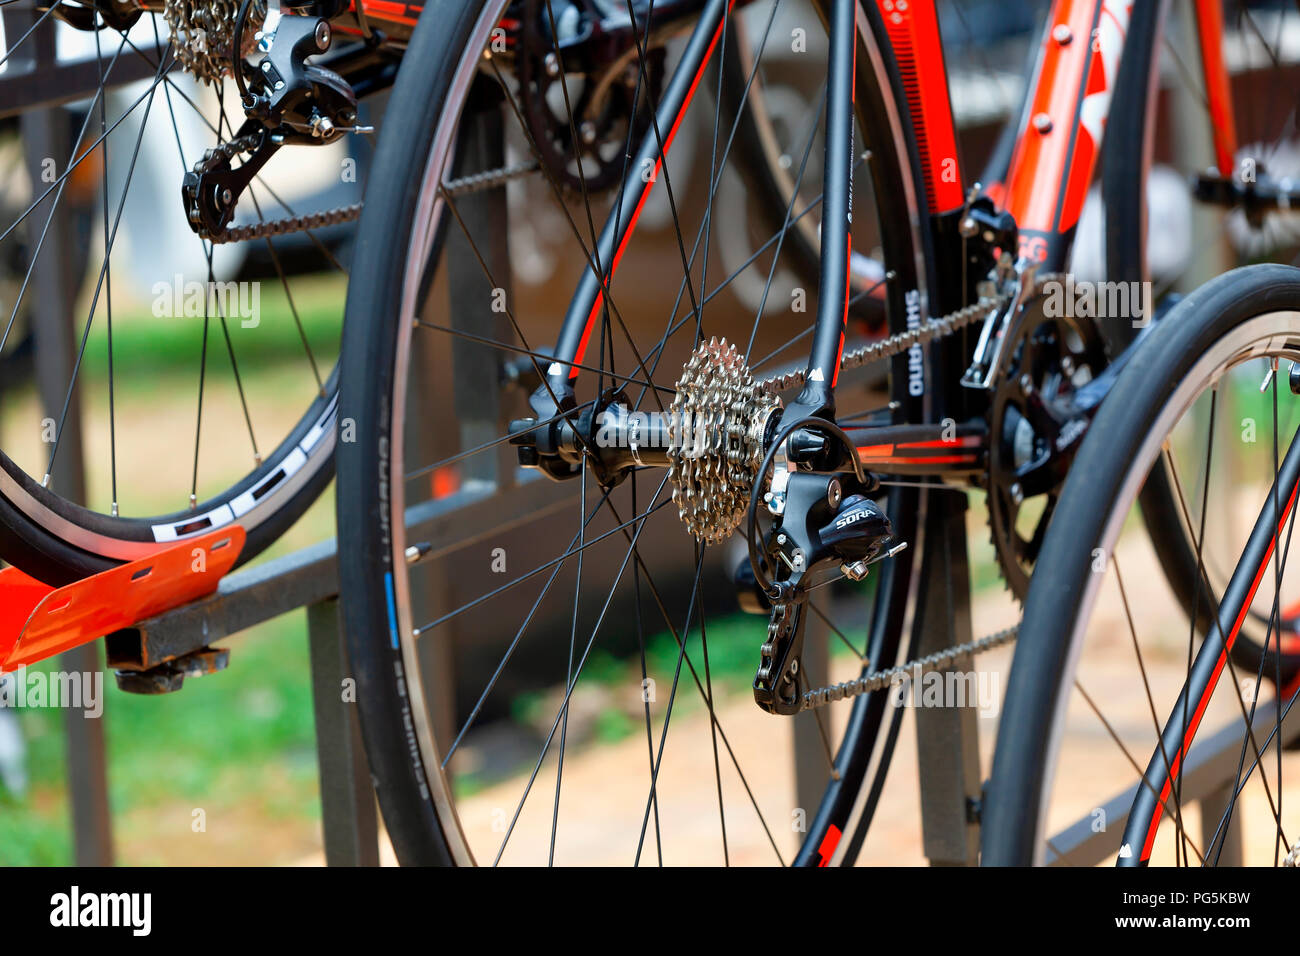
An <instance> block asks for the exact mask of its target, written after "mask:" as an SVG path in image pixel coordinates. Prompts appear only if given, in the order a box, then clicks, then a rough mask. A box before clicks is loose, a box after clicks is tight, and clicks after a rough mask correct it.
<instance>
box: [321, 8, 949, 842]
mask: <svg viewBox="0 0 1300 956" xmlns="http://www.w3.org/2000/svg"><path fill="white" fill-rule="evenodd" d="M487 5H488V4H487V3H486V2H484V0H479V2H475V3H464V4H432V5H430V6H428V7H426V8H425V10H424V12H423V13H422V14H421V18H420V22H419V24H418V26H417V27H416V30H415V33H414V35H413V37H412V42H411V47H410V49H409V51H408V54H407V58H406V63H405V66H404V67H403V69H402V71H401V74H400V75H399V77H398V81H397V85H396V87H395V89H394V92H393V97H392V100H391V102H390V107H389V109H390V113H389V115H390V116H391V117H396V118H398V119H397V121H395V122H393V123H391V124H390V127H391V128H390V129H389V130H386V131H385V134H384V136H383V138H382V139H381V142H380V147H379V152H378V158H377V164H376V167H375V171H374V174H373V177H372V179H371V183H372V186H371V189H370V191H369V194H368V195H367V198H366V212H365V215H364V216H363V218H362V224H361V233H360V237H359V239H358V243H357V251H356V265H355V267H354V270H353V276H354V280H353V282H352V285H351V287H350V289H349V295H348V309H347V315H348V318H347V321H346V323H345V327H344V337H343V349H342V355H343V358H342V360H341V369H342V392H341V394H342V410H341V411H340V421H347V420H349V419H351V420H352V421H353V422H354V423H355V429H356V436H357V441H356V442H355V443H341V444H340V445H339V451H338V465H339V486H338V488H339V493H338V502H339V541H340V548H339V555H340V575H341V578H342V580H344V581H346V582H348V584H347V587H345V589H344V593H343V606H344V615H345V623H346V631H347V640H348V647H349V651H350V654H351V659H352V664H353V668H354V673H355V675H356V679H357V690H358V698H357V701H358V706H359V709H360V716H361V722H362V730H363V734H364V739H365V746H366V752H367V755H368V757H369V760H370V766H371V770H372V773H373V775H374V777H375V780H376V783H377V790H378V795H379V802H380V806H381V808H382V810H383V814H384V820H385V823H386V825H387V828H388V832H389V835H390V836H391V838H392V841H393V845H394V848H395V850H396V853H397V856H398V859H399V860H400V861H401V862H402V863H403V864H434V865H442V864H451V863H459V862H463V860H461V859H458V858H457V854H456V853H455V852H454V848H453V847H452V846H451V845H450V844H449V841H448V839H447V837H446V834H445V832H444V823H443V817H442V815H447V814H450V813H451V812H452V811H451V808H450V807H449V806H448V805H447V803H446V801H443V802H442V805H441V807H440V805H439V802H440V799H441V798H440V796H439V791H438V787H437V786H433V785H431V780H433V778H434V777H436V776H438V775H440V771H439V770H438V768H437V767H434V766H430V764H431V761H426V759H425V755H424V754H423V753H422V749H421V744H420V740H419V739H418V735H417V733H416V730H415V726H414V725H415V723H416V721H418V720H421V719H423V718H421V717H419V716H418V715H416V714H415V713H414V711H413V707H412V696H413V695H412V693H411V692H410V687H409V682H408V677H407V675H406V673H405V670H404V664H403V655H402V651H401V650H400V649H399V648H398V647H397V646H396V642H397V636H396V630H395V629H394V628H393V627H392V625H391V624H390V616H389V610H388V608H389V603H388V602H389V600H390V590H389V589H390V587H391V584H390V582H391V579H392V575H393V574H395V573H398V572H404V569H402V568H395V567H394V562H395V556H394V554H393V547H392V543H391V538H390V535H389V532H388V524H389V521H390V516H389V514H388V511H387V507H388V502H389V500H390V498H391V495H390V492H389V485H390V483H391V482H392V481H393V476H392V475H391V474H390V469H389V449H390V448H392V447H393V445H394V443H395V442H400V441H401V438H400V437H399V436H394V435H393V434H392V433H391V425H392V423H391V417H390V416H391V408H390V405H391V403H392V401H393V399H392V398H391V396H392V395H393V394H394V387H395V386H394V379H395V374H396V373H395V367H394V366H395V362H396V356H395V351H396V349H397V345H398V334H399V331H398V324H399V323H398V319H397V317H398V316H399V315H400V314H401V305H402V295H403V284H404V277H405V273H406V269H407V257H408V247H409V244H410V234H411V230H412V228H413V223H414V216H415V209H416V206H417V203H418V200H419V192H420V181H421V178H422V174H423V173H424V171H425V169H426V165H427V163H428V162H429V161H430V158H429V157H430V152H431V150H432V149H433V148H434V144H435V143H436V138H435V134H436V133H437V130H438V126H439V122H440V121H443V122H445V121H446V117H449V116H454V115H455V114H454V112H453V111H454V109H455V108H456V107H457V106H458V104H454V103H449V102H448V97H449V94H450V93H451V91H452V84H453V77H454V75H455V74H456V72H457V69H458V67H459V66H460V65H461V63H462V58H463V57H466V56H467V55H469V54H467V53H466V51H467V49H468V48H469V46H470V44H471V42H472V38H473V37H474V36H476V35H477V34H476V32H475V27H476V24H478V23H479V19H480V16H486V13H483V11H484V10H485V8H486V7H487ZM863 9H864V15H863V16H862V17H861V18H860V22H861V23H864V24H869V25H870V28H871V30H872V31H873V36H874V37H876V38H879V37H883V36H884V31H883V27H882V25H881V24H880V21H879V14H878V13H877V12H876V10H875V8H874V6H873V5H870V4H867V5H866V6H865V7H864V8H863ZM875 46H876V49H877V50H884V51H887V49H888V47H887V45H885V44H882V43H880V42H879V40H878V39H877V40H876V41H875ZM474 56H475V57H477V50H475V51H474ZM883 56H884V57H887V56H888V54H887V53H885V54H883ZM863 62H868V60H867V58H866V57H862V56H860V57H859V63H863ZM879 63H880V67H881V69H885V70H888V71H890V72H889V75H891V76H895V77H896V74H895V73H894V72H893V71H892V64H891V63H887V62H886V61H885V60H884V59H883V58H882V59H880V60H879ZM861 75H862V77H863V79H862V80H861V85H860V86H859V90H858V96H857V102H858V104H859V108H860V111H861V113H860V117H861V118H864V121H870V122H871V124H872V126H871V129H872V130H874V131H875V132H876V133H877V135H881V136H883V135H884V134H883V132H881V131H883V130H886V129H888V130H890V134H889V139H888V141H889V142H897V143H903V144H909V145H908V146H904V147H903V148H902V150H901V155H900V153H899V151H897V150H895V151H892V152H891V155H890V156H889V157H888V158H884V159H880V162H882V163H886V162H887V163H890V164H897V163H899V162H901V163H903V164H904V166H903V167H902V168H898V167H897V166H896V165H893V166H891V169H890V172H889V176H890V177H892V178H891V179H890V181H891V182H895V183H901V182H902V181H904V180H907V181H909V182H911V183H917V184H919V183H920V182H921V179H920V175H919V169H918V166H917V163H916V160H915V155H916V154H915V150H913V149H910V139H909V138H908V135H909V128H908V126H907V125H906V108H905V105H904V104H905V101H904V99H903V97H902V95H901V92H900V91H899V89H898V88H897V85H896V84H897V81H896V79H895V80H894V84H895V85H894V86H893V87H892V88H890V89H888V90H886V91H881V90H880V89H879V88H878V87H877V86H876V84H875V83H874V82H873V81H871V80H869V79H867V77H868V76H869V74H868V72H867V71H863V72H862V74H861ZM885 103H891V104H899V108H898V109H896V110H894V112H893V113H892V120H891V114H889V111H887V110H886V109H885V108H884V106H883V104H885ZM864 104H870V107H868V106H866V105H864ZM872 108H874V109H875V112H874V113H873V112H872ZM891 122H892V123H893V125H892V126H891V125H890V124H891ZM399 130H400V132H399ZM883 152H885V151H882V153H883ZM878 178H879V177H878ZM916 195H917V193H916V192H915V191H914V190H911V189H908V188H904V187H903V186H902V185H899V186H898V188H895V189H892V190H881V196H880V198H881V200H882V202H883V201H888V202H889V203H890V208H889V209H888V210H882V216H884V217H887V218H888V219H889V223H890V225H891V226H892V228H891V229H890V230H888V235H889V236H890V241H891V243H892V248H893V249H894V250H896V251H897V258H898V265H897V268H898V270H899V271H900V275H901V276H902V280H901V281H900V282H898V283H896V284H894V285H893V287H892V290H891V293H890V294H891V296H892V297H893V298H892V299H891V306H892V308H891V315H892V316H893V318H894V321H896V322H897V323H898V326H897V328H903V327H905V322H906V318H905V316H906V309H905V306H904V296H905V294H907V293H909V292H911V293H912V294H915V293H916V292H917V291H919V290H923V289H925V288H926V287H927V282H928V279H929V275H928V270H929V268H930V267H929V265H928V264H929V263H930V262H931V259H930V255H929V250H928V246H927V245H925V244H926V243H927V242H928V240H927V239H926V238H925V236H924V234H923V233H921V232H919V231H918V228H919V222H920V220H919V219H918V217H916V216H915V215H914V209H913V208H911V207H910V206H909V205H908V203H909V197H915V196H916ZM434 233H435V235H440V233H439V231H438V230H437V229H435V230H434ZM438 241H439V239H437V238H435V239H434V242H435V243H437V242H438ZM916 243H920V244H921V245H919V246H918V245H917V244H916ZM437 254H438V253H437V251H436V246H435V252H434V255H435V256H436V255H437ZM918 268H925V269H926V270H927V274H919V273H918ZM921 301H922V302H924V295H923V294H922V296H921ZM556 331H557V332H558V329H557V330H556ZM894 381H895V382H896V383H898V384H897V392H896V394H897V395H898V397H899V399H900V404H901V408H900V412H899V414H900V415H903V416H911V418H910V419H909V420H913V421H919V420H921V418H920V416H921V415H922V414H923V413H924V397H923V396H915V395H909V394H908V393H907V373H906V357H903V358H901V359H900V360H899V361H898V363H897V364H896V365H895V376H894ZM399 480H400V479H399ZM903 491H905V492H907V493H906V494H903V495H899V496H897V498H896V500H897V501H898V503H899V510H898V512H897V513H896V520H897V521H898V522H899V523H900V533H902V534H903V535H904V536H908V535H911V534H915V530H916V519H917V515H918V514H919V512H920V510H921V505H920V504H918V501H917V496H916V494H915V492H914V490H912V489H903ZM904 504H906V505H907V506H906V507H904ZM894 513H895V512H894V510H893V509H892V508H891V514H894ZM916 550H917V549H915V548H912V549H909V552H912V551H916ZM911 567H912V563H911V562H910V561H906V562H898V563H897V566H896V567H895V568H894V569H893V570H892V571H891V573H890V576H889V578H888V580H889V581H890V583H889V584H888V585H883V584H882V586H887V587H888V588H889V590H890V593H891V594H897V595H899V600H898V601H896V602H893V603H891V605H890V607H889V608H887V609H881V608H879V607H878V618H879V620H880V622H881V623H880V624H879V625H878V626H877V627H878V630H877V633H878V635H881V636H880V637H878V638H877V640H878V643H877V647H878V648H879V651H880V653H881V655H883V657H885V658H888V659H892V658H893V656H894V655H896V654H897V652H898V644H899V639H900V636H901V633H902V628H903V623H904V620H905V618H906V617H907V615H906V614H905V613H904V608H903V604H904V603H905V599H906V596H907V595H908V593H909V588H908V582H909V580H910V574H911ZM886 612H887V613H886ZM884 700H885V698H884V697H883V696H881V695H873V696H871V697H864V698H861V699H860V700H858V701H857V703H856V706H855V710H854V716H853V717H852V718H851V719H852V720H853V722H854V723H853V726H854V728H856V729H855V730H854V732H853V734H852V735H846V738H845V739H846V741H849V740H851V741H852V744H851V745H850V744H846V746H847V747H849V752H844V751H842V752H841V757H840V767H841V771H842V773H841V779H840V781H839V783H838V785H837V786H836V787H834V788H832V789H831V790H830V791H828V793H827V796H826V798H825V800H824V802H823V804H822V806H821V808H820V810H819V811H818V813H817V815H816V817H815V818H814V820H812V821H810V824H811V825H810V828H809V829H810V834H815V833H817V832H818V829H817V828H818V827H820V828H821V831H822V832H824V831H825V829H826V827H827V826H828V825H830V824H831V823H835V824H836V825H837V826H839V827H840V828H841V829H843V828H844V826H846V825H847V824H848V821H849V819H850V816H851V815H852V813H853V811H854V804H855V801H856V799H857V796H858V793H859V789H860V787H861V784H862V781H863V779H864V777H865V774H866V771H867V768H868V764H869V763H871V762H872V761H871V758H872V753H873V748H875V747H876V746H877V745H878V739H879V728H880V726H881V724H882V723H883V719H884V716H885V708H884ZM887 763H888V759H887V756H886V758H885V760H884V764H882V765H881V769H880V771H879V772H880V773H881V774H883V769H884V766H885V765H887ZM447 818H448V819H450V817H449V816H448V817H447ZM848 835H849V834H848V833H847V832H846V836H848ZM819 842H820V841H819V840H816V839H813V838H812V837H811V836H810V838H809V839H808V841H807V843H806V844H805V847H804V852H803V853H802V854H801V855H800V860H799V861H800V862H804V863H813V864H815V863H816V862H817V861H818V859H819V857H818V855H817V853H816V850H817V847H818V845H819ZM845 842H846V844H847V843H848V842H850V841H847V840H846V841H845Z"/></svg>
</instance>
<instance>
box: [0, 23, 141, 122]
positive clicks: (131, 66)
mask: <svg viewBox="0 0 1300 956" xmlns="http://www.w3.org/2000/svg"><path fill="white" fill-rule="evenodd" d="M35 37H36V34H33V35H32V39H31V40H29V41H28V42H33V41H34V40H35ZM141 52H142V53H143V54H144V56H137V55H135V52H134V51H130V50H124V51H123V52H122V56H121V57H120V58H119V61H118V63H117V65H116V66H114V67H113V73H112V76H111V77H110V79H109V81H108V82H107V83H105V84H104V88H105V89H110V90H111V89H115V88H117V87H120V86H126V85H127V84H128V83H135V82H137V81H138V80H147V79H149V78H151V77H152V76H154V74H156V73H157V72H158V70H157V66H156V64H157V62H158V58H159V57H160V56H162V53H163V48H162V47H156V46H148V47H143V48H142V49H141ZM146 56H151V57H153V60H154V62H153V63H149V62H148V60H146V59H145V57H146ZM9 65H10V66H11V67H12V66H13V61H12V60H10V64H9ZM100 68H101V64H100V63H99V62H98V61H97V60H93V59H89V60H76V61H74V62H72V63H60V64H58V65H56V66H43V67H40V68H38V69H32V70H12V69H11V70H6V71H5V72H4V73H0V119H3V118H5V117H8V116H17V115H18V114H20V113H26V112H28V111H30V110H48V109H54V108H56V107H59V106H63V105H64V104H66V103H75V102H76V101H78V100H87V99H90V97H92V96H94V95H95V93H96V91H97V90H98V89H99V86H100V83H99V71H100Z"/></svg>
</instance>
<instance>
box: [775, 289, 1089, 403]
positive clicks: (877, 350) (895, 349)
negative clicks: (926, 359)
mask: <svg viewBox="0 0 1300 956" xmlns="http://www.w3.org/2000/svg"><path fill="white" fill-rule="evenodd" d="M1051 281H1057V282H1064V281H1065V275H1064V273H1045V274H1044V275H1041V276H1038V277H1037V278H1036V279H1035V281H1034V283H1033V287H1032V290H1031V292H1030V294H1031V295H1032V294H1036V293H1037V291H1038V289H1040V288H1041V287H1042V286H1043V285H1044V284H1046V283H1047V282H1051ZM1012 299H1013V296H1012V295H1011V294H1010V293H1001V294H999V295H993V296H980V298H979V299H978V300H976V301H975V302H972V303H971V304H970V305H968V306H965V307H964V308H961V309H958V310H957V311H956V312H950V313H948V314H947V315H945V316H942V317H941V318H938V319H928V320H926V321H925V322H922V323H921V324H919V325H918V326H917V327H916V328H914V329H908V330H907V331H905V332H897V333H895V334H894V335H890V336H887V337H886V338H883V339H880V340H879V341H877V342H872V343H871V344H870V345H863V346H860V347H859V348H856V349H852V350H850V351H848V352H845V353H844V356H843V357H842V358H841V359H840V370H841V371H843V370H845V369H853V368H861V367H862V366H864V365H870V364H871V363H872V362H880V361H883V360H885V359H887V358H893V357H894V356H895V355H902V354H903V353H904V352H906V351H907V350H908V349H910V348H912V346H914V345H927V344H929V343H930V342H932V341H934V340H935V339H938V338H943V337H944V336H946V335H952V334H953V333H954V332H960V331H961V330H962V329H964V328H966V327H967V326H968V325H972V324H974V323H975V322H977V321H979V320H980V319H983V318H986V317H987V316H988V314H989V313H990V312H992V311H994V310H998V311H1001V310H1002V309H1004V308H1006V307H1007V306H1008V305H1009V304H1010V303H1011V301H1012ZM806 376H807V370H806V369H796V370H792V371H790V372H786V373H784V374H781V375H774V376H772V377H771V378H767V379H763V380H762V381H761V382H759V383H758V384H759V385H760V386H762V387H764V388H767V389H770V390H771V391H774V392H784V391H786V390H787V389H791V388H794V387H795V386H796V385H802V384H804V382H805V380H806Z"/></svg>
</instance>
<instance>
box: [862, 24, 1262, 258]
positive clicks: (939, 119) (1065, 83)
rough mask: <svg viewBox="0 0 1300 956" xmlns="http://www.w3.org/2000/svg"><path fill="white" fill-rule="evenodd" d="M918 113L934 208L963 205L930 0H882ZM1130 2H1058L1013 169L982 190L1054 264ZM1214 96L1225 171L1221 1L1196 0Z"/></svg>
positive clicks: (1069, 227)
mask: <svg viewBox="0 0 1300 956" xmlns="http://www.w3.org/2000/svg"><path fill="white" fill-rule="evenodd" d="M877 5H878V6H879V8H880V11H881V14H882V16H883V17H884V20H885V25H886V29H887V30H888V32H889V38H890V42H891V44H892V46H893V49H894V57H895V59H896V60H897V62H898V66H899V71H900V74H901V76H902V81H903V89H904V92H905V93H906V97H907V102H908V106H909V108H910V111H911V121H912V130H913V135H914V136H915V139H916V144H917V148H918V150H919V152H920V157H921V166H922V174H923V176H924V179H925V192H926V199H927V202H928V204H929V211H930V212H931V214H933V215H942V214H944V213H949V212H952V211H953V210H956V209H960V208H962V207H963V206H964V205H965V203H966V201H967V197H966V195H965V193H964V191H963V187H962V183H963V181H964V180H963V177H962V172H961V160H960V157H959V156H958V151H957V145H956V144H957V135H956V128H955V124H954V122H953V116H952V106H951V102H950V100H949V96H948V78H947V73H946V70H945V69H944V57H943V45H942V43H941V41H940V36H939V22H938V18H937V16H936V15H935V8H934V3H933V2H928V3H927V2H920V3H916V2H908V0H877ZM1132 9H1133V0H1056V2H1055V3H1053V4H1052V8H1051V11H1050V13H1049V15H1048V18H1047V23H1046V26H1045V28H1044V30H1043V35H1042V39H1041V40H1040V42H1039V48H1038V54H1037V58H1036V62H1035V65H1034V69H1033V73H1032V76H1031V79H1030V82H1029V88H1028V93H1027V95H1026V97H1025V100H1024V105H1023V107H1022V109H1021V112H1020V115H1019V116H1018V117H1017V118H1016V119H1015V120H1014V122H1015V123H1016V129H1017V133H1016V139H1015V144H1014V146H1013V147H1012V150H1011V154H1010V160H1009V163H1008V165H1007V169H1006V170H1005V171H1004V172H1003V173H1002V175H1001V178H1000V179H999V180H998V181H996V182H991V183H986V184H984V193H985V194H986V195H988V196H989V197H990V198H992V199H993V200H994V202H995V203H997V205H998V206H999V207H1000V208H1002V209H1004V210H1005V211H1007V212H1009V213H1010V214H1011V215H1012V216H1013V217H1014V219H1015V221H1016V225H1017V226H1018V228H1019V234H1020V248H1019V250H1018V253H1019V255H1020V256H1021V257H1022V258H1023V259H1025V260H1028V261H1029V262H1034V263H1038V264H1040V265H1041V266H1043V268H1045V269H1048V270H1053V271H1055V270H1059V269H1064V268H1065V266H1066V265H1067V263H1068V259H1069V253H1070V247H1071V244H1072V241H1073V237H1074V230H1075V227H1076V226H1077V225H1078V223H1079V216H1080V214H1081V213H1082V212H1083V203H1084V199H1085V198H1086V196H1087V193H1088V188H1089V186H1090V185H1091V183H1092V180H1093V175H1094V173H1095V171H1096V165H1097V159H1098V157H1099V156H1100V154H1101V144H1102V138H1103V135H1104V133H1105V129H1106V119H1107V116H1108V115H1109V111H1110V99H1111V93H1112V91H1113V90H1114V85H1115V82H1116V79H1117V77H1118V74H1119V64H1120V58H1121V56H1122V55H1123V52H1124V43H1125V40H1126V38H1127V33H1128V23H1129V14H1130V13H1131V12H1132ZM1194 12H1195V15H1196V24H1197V35H1198V40H1199V50H1200V54H1201V66H1202V69H1203V71H1204V79H1205V90H1206V99H1207V102H1208V107H1209V113H1210V117H1211V119H1212V121H1213V126H1214V132H1213V135H1214V148H1215V156H1216V157H1217V160H1218V163H1219V168H1220V170H1222V171H1224V172H1227V171H1229V170H1231V168H1232V166H1233V162H1234V160H1233V157H1234V155H1235V153H1236V148H1237V144H1236V127H1235V123H1234V117H1233V110H1232V99H1231V95H1230V90H1229V84H1228V72H1227V68H1226V65H1225V63H1224V57H1223V11H1222V8H1221V5H1220V3H1219V0H1195V3H1194Z"/></svg>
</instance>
